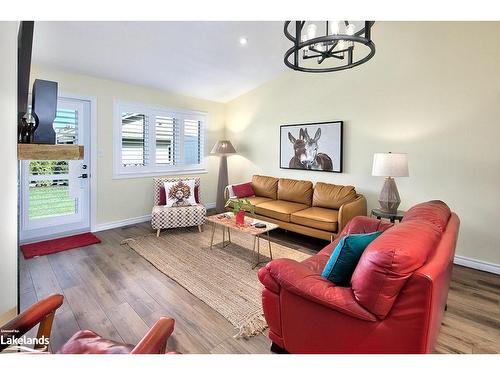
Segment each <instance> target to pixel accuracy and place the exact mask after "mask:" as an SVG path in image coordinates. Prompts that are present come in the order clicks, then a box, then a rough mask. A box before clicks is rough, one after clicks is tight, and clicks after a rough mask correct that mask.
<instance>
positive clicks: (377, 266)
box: [351, 220, 441, 319]
mask: <svg viewBox="0 0 500 375" xmlns="http://www.w3.org/2000/svg"><path fill="white" fill-rule="evenodd" d="M440 236H441V233H440V231H439V230H438V228H437V227H436V226H434V225H433V224H432V223H430V222H426V221H424V220H410V221H406V222H402V223H400V224H398V225H396V226H394V227H392V228H390V229H388V230H386V231H385V232H384V233H383V234H382V235H381V236H380V237H378V238H377V239H375V240H374V241H373V242H372V243H371V244H370V245H368V247H367V248H366V250H365V251H364V253H363V255H362V256H361V259H360V260H359V263H358V265H357V267H356V270H355V271H354V274H353V275H352V279H351V283H352V289H353V292H354V295H355V297H356V299H357V301H358V302H359V303H360V304H361V305H362V306H364V307H365V308H366V309H367V310H368V311H370V312H372V313H373V314H375V315H377V316H378V317H379V318H380V319H383V318H385V317H386V315H387V314H388V313H389V311H390V310H391V308H392V305H393V303H394V301H395V300H396V298H397V296H398V294H399V292H400V290H401V288H403V286H404V284H405V283H406V280H407V279H408V278H409V277H410V276H411V275H412V273H413V272H414V271H415V270H416V269H418V268H420V267H421V266H422V265H424V263H425V261H426V260H427V257H428V256H429V254H430V253H431V251H432V250H433V249H434V248H435V247H436V246H437V244H438V242H439V239H440Z"/></svg>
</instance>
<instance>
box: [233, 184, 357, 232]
mask: <svg viewBox="0 0 500 375" xmlns="http://www.w3.org/2000/svg"><path fill="white" fill-rule="evenodd" d="M252 188H253V191H254V192H255V196H253V197H249V198H248V199H249V200H250V202H251V203H252V205H254V206H255V217H256V218H258V219H262V220H266V221H269V222H273V223H276V224H278V225H279V226H280V227H281V228H283V229H286V230H290V231H292V232H297V233H301V234H305V235H307V236H311V237H317V238H321V239H324V240H329V241H333V239H334V238H335V236H336V235H337V234H338V233H340V232H341V231H342V229H343V228H344V226H345V225H346V224H347V222H348V221H349V220H350V219H352V218H353V217H355V216H360V215H362V216H366V199H365V197H364V196H363V195H361V194H358V193H356V190H355V189H354V187H353V186H343V185H334V184H327V183H324V182H318V183H316V185H315V186H313V184H312V182H311V181H302V180H292V179H288V178H276V177H270V176H259V175H255V176H253V178H252ZM231 190H232V189H231V185H230V186H228V187H226V189H225V197H226V200H227V199H229V198H231Z"/></svg>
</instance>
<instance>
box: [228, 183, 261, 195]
mask: <svg viewBox="0 0 500 375" xmlns="http://www.w3.org/2000/svg"><path fill="white" fill-rule="evenodd" d="M231 188H232V189H233V193H234V195H236V198H246V197H251V196H254V195H255V192H254V191H253V189H252V183H251V182H245V183H244V184H237V185H232V186H231Z"/></svg>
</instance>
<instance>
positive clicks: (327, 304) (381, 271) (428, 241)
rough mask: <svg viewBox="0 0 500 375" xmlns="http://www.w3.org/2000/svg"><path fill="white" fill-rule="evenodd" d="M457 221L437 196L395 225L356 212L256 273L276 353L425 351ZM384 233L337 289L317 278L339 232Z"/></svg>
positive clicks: (439, 313)
mask: <svg viewBox="0 0 500 375" xmlns="http://www.w3.org/2000/svg"><path fill="white" fill-rule="evenodd" d="M458 229H459V219H458V217H457V216H456V215H455V214H454V213H451V212H450V210H449V208H448V206H446V204H444V203H443V202H440V201H432V202H427V203H422V204H420V205H417V206H415V207H413V208H412V209H410V210H409V211H408V212H407V214H406V215H405V217H404V219H403V220H402V222H401V223H400V224H397V225H395V226H393V225H392V224H388V223H384V222H382V221H380V220H375V219H371V218H367V217H361V216H359V217H355V218H354V219H352V220H351V221H350V222H349V223H348V224H347V226H346V227H345V228H344V230H343V231H342V233H341V234H340V235H339V236H338V237H337V239H336V240H335V241H334V242H333V243H331V244H329V245H328V246H326V247H325V248H324V249H323V250H321V251H320V252H319V253H318V254H317V255H315V256H312V257H311V258H309V259H307V260H305V261H303V262H302V263H299V262H296V261H293V260H290V259H276V260H273V261H271V262H270V263H268V264H267V265H266V267H263V268H262V269H260V271H259V279H260V281H261V282H262V284H263V285H264V286H265V288H264V290H263V292H262V305H263V308H264V314H265V317H266V320H267V322H268V325H269V337H270V338H271V340H272V342H273V349H274V350H275V351H286V352H290V353H430V352H432V351H433V348H434V345H435V342H436V339H437V335H438V333H439V328H440V325H441V321H442V317H443V313H444V308H445V305H446V299H447V295H448V288H449V283H450V278H451V271H452V266H453V256H454V252H455V244H456V240H457V236H458ZM377 230H381V231H384V233H383V234H382V235H381V236H379V237H378V238H377V239H376V240H374V241H373V242H372V243H371V244H370V245H369V246H368V247H367V248H366V250H365V252H364V253H363V255H362V257H361V259H360V261H359V263H358V265H357V267H356V270H355V272H354V274H353V276H352V279H351V284H352V285H351V287H340V286H336V285H335V284H333V283H331V282H330V281H328V280H326V279H324V278H322V277H321V272H322V270H323V268H324V266H325V264H326V262H327V261H328V259H329V257H330V255H331V253H332V251H333V249H334V248H335V246H336V245H337V243H338V241H339V240H340V238H341V237H342V236H343V235H346V234H348V233H369V232H373V231H377Z"/></svg>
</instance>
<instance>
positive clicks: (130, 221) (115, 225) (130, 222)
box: [92, 215, 151, 232]
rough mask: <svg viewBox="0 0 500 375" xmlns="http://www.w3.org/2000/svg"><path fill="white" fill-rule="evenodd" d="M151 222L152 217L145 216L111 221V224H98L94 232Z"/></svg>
mask: <svg viewBox="0 0 500 375" xmlns="http://www.w3.org/2000/svg"><path fill="white" fill-rule="evenodd" d="M150 220H151V215H144V216H139V217H133V218H130V219H125V220H117V221H111V222H109V223H102V224H96V225H94V226H93V227H92V232H101V231H103V230H108V229H115V228H120V227H126V226H128V225H134V224H139V223H144V222H146V221H150Z"/></svg>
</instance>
